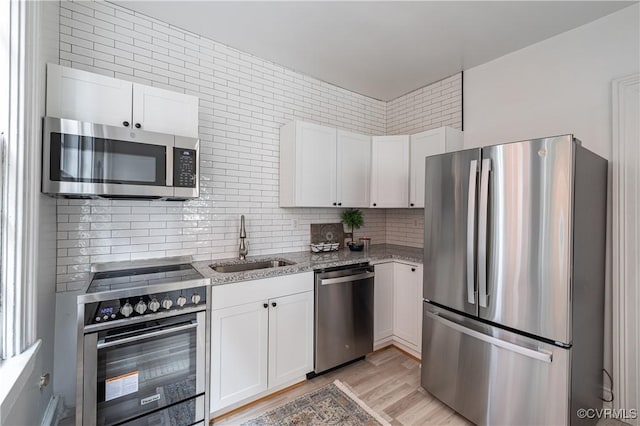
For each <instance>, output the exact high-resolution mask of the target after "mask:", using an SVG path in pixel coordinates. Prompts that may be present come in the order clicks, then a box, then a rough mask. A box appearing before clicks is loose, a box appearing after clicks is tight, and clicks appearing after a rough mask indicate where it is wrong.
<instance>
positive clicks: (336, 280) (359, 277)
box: [320, 272, 375, 285]
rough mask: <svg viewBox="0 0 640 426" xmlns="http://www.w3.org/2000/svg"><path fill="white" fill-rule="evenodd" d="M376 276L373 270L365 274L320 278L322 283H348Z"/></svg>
mask: <svg viewBox="0 0 640 426" xmlns="http://www.w3.org/2000/svg"><path fill="white" fill-rule="evenodd" d="M374 276H375V273H373V272H365V273H364V274H356V275H345V276H344V277H338V278H324V279H321V280H320V285H329V284H340V283H348V282H353V281H360V280H366V279H367V278H373V277H374Z"/></svg>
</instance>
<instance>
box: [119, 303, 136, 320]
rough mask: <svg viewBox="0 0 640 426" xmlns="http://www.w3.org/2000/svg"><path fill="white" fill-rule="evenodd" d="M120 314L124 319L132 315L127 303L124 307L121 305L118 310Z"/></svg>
mask: <svg viewBox="0 0 640 426" xmlns="http://www.w3.org/2000/svg"><path fill="white" fill-rule="evenodd" d="M120 313H121V314H122V315H124V317H125V318H126V317H128V316H129V315H131V314H132V313H133V308H132V307H131V304H130V303H129V302H127V303H125V304H124V305H122V307H121V308H120Z"/></svg>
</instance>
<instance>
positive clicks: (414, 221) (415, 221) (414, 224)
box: [413, 219, 418, 228]
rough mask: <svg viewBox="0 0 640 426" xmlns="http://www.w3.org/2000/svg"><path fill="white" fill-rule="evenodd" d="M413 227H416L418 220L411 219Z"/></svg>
mask: <svg viewBox="0 0 640 426" xmlns="http://www.w3.org/2000/svg"><path fill="white" fill-rule="evenodd" d="M413 226H414V227H415V228H417V227H418V219H413Z"/></svg>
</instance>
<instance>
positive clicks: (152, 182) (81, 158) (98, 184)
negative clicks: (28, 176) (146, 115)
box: [42, 118, 175, 198]
mask: <svg viewBox="0 0 640 426" xmlns="http://www.w3.org/2000/svg"><path fill="white" fill-rule="evenodd" d="M174 143H175V138H174V136H172V135H164V134H159V133H152V132H143V131H140V130H131V129H125V128H118V127H112V126H103V125H98V124H91V123H83V122H80V121H74V120H65V119H58V118H45V122H44V144H43V159H44V161H43V175H42V179H43V184H42V190H43V192H45V193H51V194H62V195H84V196H92V195H93V196H102V197H113V198H115V197H127V196H144V197H149V198H162V197H171V196H173V195H174V194H173V188H172V186H173V176H174V173H173V167H174V161H173V146H174Z"/></svg>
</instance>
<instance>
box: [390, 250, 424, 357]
mask: <svg viewBox="0 0 640 426" xmlns="http://www.w3.org/2000/svg"><path fill="white" fill-rule="evenodd" d="M393 284H394V285H393V306H394V309H393V335H394V337H395V338H396V343H399V346H400V347H401V348H402V349H405V350H408V352H410V353H413V354H418V355H419V354H420V352H421V349H422V348H421V345H422V265H412V264H405V263H399V262H396V263H395V268H394V276H393Z"/></svg>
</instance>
